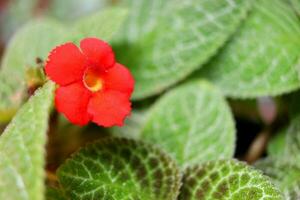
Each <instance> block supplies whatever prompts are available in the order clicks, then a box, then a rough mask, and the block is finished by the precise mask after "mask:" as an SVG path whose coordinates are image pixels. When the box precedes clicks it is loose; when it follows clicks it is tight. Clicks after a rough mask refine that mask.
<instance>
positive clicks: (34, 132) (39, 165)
mask: <svg viewBox="0 0 300 200" xmlns="http://www.w3.org/2000/svg"><path fill="white" fill-rule="evenodd" d="M53 90H54V84H53V83H47V84H46V85H45V86H44V87H43V88H42V89H39V90H38V91H37V92H36V94H35V95H34V96H33V97H32V98H31V99H30V100H29V101H28V102H27V103H26V104H25V105H24V106H23V107H22V108H21V109H20V110H19V111H18V113H17V114H16V116H15V117H14V119H13V120H12V122H11V123H10V124H9V125H8V127H7V128H6V129H5V131H4V133H3V134H2V135H1V137H0V177H1V181H0V199H6V200H10V199H11V200H41V199H43V198H44V154H45V150H44V146H45V143H46V132H47V127H48V117H49V110H50V106H51V105H52V99H53Z"/></svg>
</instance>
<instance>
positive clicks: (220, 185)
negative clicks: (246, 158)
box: [179, 160, 282, 200]
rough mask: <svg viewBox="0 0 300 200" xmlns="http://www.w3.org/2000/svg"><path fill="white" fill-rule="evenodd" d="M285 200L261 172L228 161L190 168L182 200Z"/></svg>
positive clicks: (182, 191) (186, 176)
mask: <svg viewBox="0 0 300 200" xmlns="http://www.w3.org/2000/svg"><path fill="white" fill-rule="evenodd" d="M202 199H203V200H215V199H219V200H267V199H268V200H282V196H281V194H280V192H279V190H278V189H277V188H275V186H274V185H273V184H272V183H271V182H270V181H269V179H268V178H267V177H265V176H263V175H262V174H261V173H260V172H259V171H257V170H255V169H253V168H251V167H249V166H247V165H246V164H244V163H241V162H238V161H235V160H228V161H225V160H224V161H215V162H209V163H207V164H204V165H202V166H195V167H191V168H188V169H187V170H186V171H185V175H184V178H183V186H182V188H181V193H180V196H179V200H202Z"/></svg>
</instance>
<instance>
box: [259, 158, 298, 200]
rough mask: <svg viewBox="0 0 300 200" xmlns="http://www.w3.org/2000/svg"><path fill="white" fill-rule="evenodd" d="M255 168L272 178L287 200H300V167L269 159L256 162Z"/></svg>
mask: <svg viewBox="0 0 300 200" xmlns="http://www.w3.org/2000/svg"><path fill="white" fill-rule="evenodd" d="M255 167H257V168H258V169H261V170H262V171H263V172H264V174H265V175H267V176H269V177H271V178H272V181H273V182H274V184H276V185H277V186H278V187H279V188H280V189H281V190H282V191H283V194H284V199H285V200H298V199H299V198H300V180H299V177H300V167H299V166H296V165H293V164H292V163H288V162H278V160H274V159H273V158H270V157H269V158H266V159H263V160H260V161H258V162H256V164H255Z"/></svg>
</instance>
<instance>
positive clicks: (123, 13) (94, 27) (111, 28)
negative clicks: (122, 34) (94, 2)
mask: <svg viewBox="0 0 300 200" xmlns="http://www.w3.org/2000/svg"><path fill="white" fill-rule="evenodd" d="M126 17H127V10H125V9H122V8H110V9H105V10H103V11H102V12H98V13H95V14H93V15H91V16H88V17H85V18H83V19H81V20H79V21H78V22H77V23H76V24H75V29H76V31H77V34H75V36H76V37H77V38H79V40H80V39H82V38H85V37H98V38H101V39H103V40H106V41H109V40H111V39H112V36H113V34H114V33H116V32H117V31H118V30H119V29H120V26H121V25H122V23H123V21H124V20H125V18H126ZM79 40H78V41H79Z"/></svg>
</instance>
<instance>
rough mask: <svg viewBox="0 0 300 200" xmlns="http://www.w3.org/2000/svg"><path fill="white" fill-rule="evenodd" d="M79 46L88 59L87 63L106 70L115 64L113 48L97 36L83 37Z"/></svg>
mask: <svg viewBox="0 0 300 200" xmlns="http://www.w3.org/2000/svg"><path fill="white" fill-rule="evenodd" d="M80 48H81V50H82V52H83V54H84V55H85V56H86V57H87V59H88V60H89V64H90V65H93V66H95V67H97V68H99V69H100V70H107V69H108V68H110V67H112V66H113V65H114V64H115V55H114V52H113V49H112V48H111V46H109V44H107V43H106V42H104V41H102V40H99V39H97V38H85V39H83V40H81V42H80Z"/></svg>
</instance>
